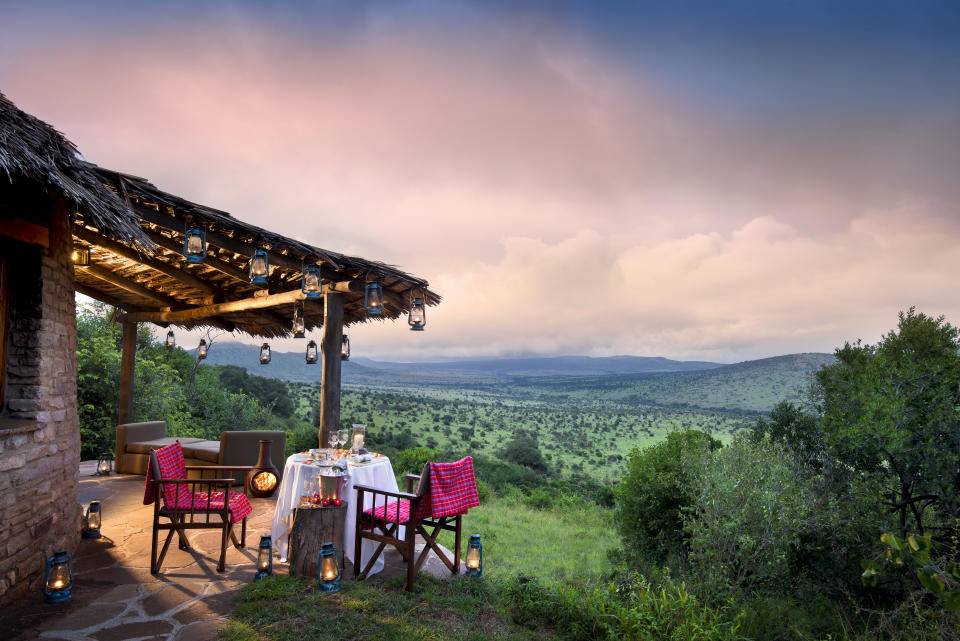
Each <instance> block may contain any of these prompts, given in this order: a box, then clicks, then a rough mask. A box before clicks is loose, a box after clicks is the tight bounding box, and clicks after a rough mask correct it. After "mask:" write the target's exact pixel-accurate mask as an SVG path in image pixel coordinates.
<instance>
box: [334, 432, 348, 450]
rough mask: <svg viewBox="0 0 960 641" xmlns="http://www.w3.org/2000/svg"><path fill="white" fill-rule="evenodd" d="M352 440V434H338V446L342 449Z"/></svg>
mask: <svg viewBox="0 0 960 641" xmlns="http://www.w3.org/2000/svg"><path fill="white" fill-rule="evenodd" d="M349 438H350V432H348V431H347V430H340V431H339V432H337V444H338V445H339V446H340V447H341V448H342V447H343V446H344V445H346V444H347V439H349Z"/></svg>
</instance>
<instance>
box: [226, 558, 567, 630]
mask: <svg viewBox="0 0 960 641" xmlns="http://www.w3.org/2000/svg"><path fill="white" fill-rule="evenodd" d="M402 581H403V579H402V578H400V577H398V578H396V579H393V580H390V581H387V582H386V583H385V584H384V583H381V582H380V581H378V579H377V578H376V577H373V578H371V579H369V580H367V581H345V582H344V584H343V586H342V589H341V592H339V593H336V594H324V593H322V592H320V590H319V589H318V588H317V587H316V582H315V581H311V580H307V579H303V578H298V577H279V576H278V577H273V578H270V579H267V580H265V581H262V582H259V583H253V584H251V585H249V586H247V587H246V588H245V589H244V591H243V593H242V594H241V595H240V597H239V598H238V600H237V608H236V610H235V611H234V612H233V614H232V615H230V618H229V620H228V622H227V625H226V626H225V627H224V628H222V629H221V630H220V632H219V636H220V639H222V640H224V641H303V640H304V639H310V640H316V641H327V640H329V641H340V640H343V641H347V640H355V639H378V640H381V641H394V640H395V641H439V640H441V639H444V640H450V641H480V640H481V639H500V640H502V641H531V640H534V639H544V640H547V641H549V640H550V639H558V638H559V637H557V636H555V635H554V634H553V633H552V632H551V631H550V630H545V629H543V628H540V629H537V630H531V629H528V628H524V627H521V626H519V625H517V624H515V623H513V621H512V619H511V617H510V615H509V613H508V612H507V609H508V608H507V606H506V603H505V601H504V599H503V597H502V595H501V594H500V593H499V592H498V590H497V586H496V584H495V583H492V582H489V581H484V580H480V581H478V580H476V579H470V578H467V577H462V578H459V579H452V580H449V581H440V580H438V579H435V578H433V577H432V576H430V575H428V574H424V573H421V574H420V575H419V576H418V577H417V581H416V583H415V584H414V590H415V591H414V592H405V591H404V590H403V587H402Z"/></svg>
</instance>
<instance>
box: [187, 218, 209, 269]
mask: <svg viewBox="0 0 960 641" xmlns="http://www.w3.org/2000/svg"><path fill="white" fill-rule="evenodd" d="M183 256H184V258H186V259H187V262H188V263H202V262H203V259H204V258H206V257H207V232H205V231H204V230H202V229H200V228H199V227H191V228H189V229H187V231H186V232H185V234H184V237H183Z"/></svg>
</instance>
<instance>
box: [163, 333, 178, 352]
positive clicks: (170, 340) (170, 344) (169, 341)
mask: <svg viewBox="0 0 960 641" xmlns="http://www.w3.org/2000/svg"><path fill="white" fill-rule="evenodd" d="M176 344H177V339H176V338H174V336H173V330H172V329H171V330H169V331H168V332H167V341H166V343H165V345H166V346H167V349H173V346H174V345H176Z"/></svg>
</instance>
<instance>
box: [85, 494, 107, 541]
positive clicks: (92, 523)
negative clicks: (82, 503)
mask: <svg viewBox="0 0 960 641" xmlns="http://www.w3.org/2000/svg"><path fill="white" fill-rule="evenodd" d="M101 518H102V517H101V515H100V501H90V505H88V506H87V511H86V512H84V514H83V530H82V531H81V532H80V536H82V537H83V538H85V539H99V538H100V524H101Z"/></svg>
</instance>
